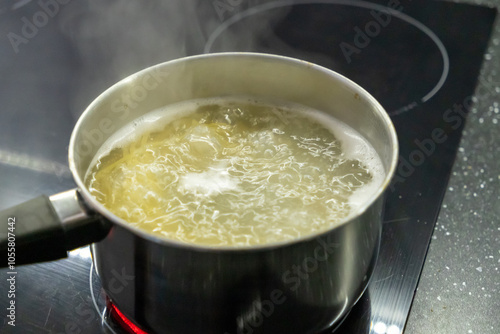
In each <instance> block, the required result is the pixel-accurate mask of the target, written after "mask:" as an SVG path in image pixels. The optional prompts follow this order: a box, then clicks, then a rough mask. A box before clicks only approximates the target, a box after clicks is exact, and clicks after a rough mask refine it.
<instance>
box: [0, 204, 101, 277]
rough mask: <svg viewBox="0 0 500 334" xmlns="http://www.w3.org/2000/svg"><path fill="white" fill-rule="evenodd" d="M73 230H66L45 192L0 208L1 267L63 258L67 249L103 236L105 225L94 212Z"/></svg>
mask: <svg viewBox="0 0 500 334" xmlns="http://www.w3.org/2000/svg"><path fill="white" fill-rule="evenodd" d="M75 231H76V233H78V234H77V235H75V233H74V232H71V233H68V228H67V227H66V226H65V225H64V224H63V223H62V222H61V219H60V217H59V216H58V214H57V212H56V210H55V209H54V206H53V205H52V202H51V200H50V199H49V197H48V196H45V195H42V196H39V197H37V198H34V199H32V200H30V201H28V202H25V203H22V204H19V205H17V206H14V207H11V208H8V209H5V210H3V211H0V267H7V266H9V265H11V264H14V265H21V264H29V263H36V262H44V261H53V260H58V259H61V258H65V257H67V251H69V250H72V249H75V248H78V247H81V246H84V245H86V244H89V243H91V242H94V241H98V240H100V239H101V238H103V237H104V236H105V235H106V234H107V232H108V228H107V227H106V224H103V223H102V222H101V221H100V220H99V216H94V217H91V218H89V219H86V220H85V221H84V222H83V223H82V222H79V224H78V229H75ZM86 232H89V233H86Z"/></svg>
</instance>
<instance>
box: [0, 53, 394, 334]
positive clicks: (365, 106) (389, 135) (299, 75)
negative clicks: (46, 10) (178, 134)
mask: <svg viewBox="0 0 500 334" xmlns="http://www.w3.org/2000/svg"><path fill="white" fill-rule="evenodd" d="M234 95H238V96H241V95H250V96H255V97H263V98H271V99H278V100H285V101H290V102H294V103H298V104H302V105H305V106H308V107H312V108H314V109H318V110H321V111H323V112H325V113H327V114H331V115H333V116H334V117H335V118H337V119H339V120H341V121H343V122H345V123H347V124H348V125H349V126H351V127H352V128H354V129H355V130H357V131H358V132H359V133H361V134H362V135H363V136H364V137H365V138H366V139H367V140H368V141H369V142H370V143H371V144H372V145H373V147H374V148H375V150H376V151H377V153H378V154H379V156H380V157H381V160H382V163H383V166H384V168H385V173H386V176H385V179H384V182H383V184H382V186H381V187H380V188H379V189H378V191H377V192H376V193H374V194H373V196H371V197H370V198H369V199H368V200H367V201H366V203H364V205H362V206H361V207H360V208H359V210H358V211H357V212H356V213H355V215H354V216H351V217H350V218H349V219H347V220H345V221H344V222H342V223H341V224H340V225H339V226H338V227H335V228H332V229H330V230H328V231H326V232H322V233H316V234H311V235H307V236H304V237H302V238H299V239H296V240H291V241H287V242H280V243H275V244H268V245H260V246H251V247H250V246H249V247H222V248H221V247H207V246H196V245H187V244H183V243H180V242H176V241H172V240H167V239H162V238H159V237H157V236H154V235H150V234H148V233H146V232H144V231H142V230H139V229H137V228H135V227H133V226H131V225H129V224H127V222H126V221H124V220H123V219H121V218H118V217H117V216H115V215H114V214H113V213H111V212H110V211H108V210H107V209H106V208H104V206H103V205H102V204H100V203H99V202H97V201H96V200H95V199H94V198H93V197H92V196H91V195H90V193H89V191H88V189H87V188H86V187H85V185H84V182H83V178H84V176H85V173H86V171H87V169H88V168H89V165H90V163H91V161H92V159H93V157H94V155H95V154H96V152H97V151H98V149H99V148H100V147H101V145H102V144H103V143H104V141H106V139H107V138H109V137H110V136H111V135H112V134H113V133H115V132H116V131H117V130H119V129H120V128H122V127H123V126H125V125H126V124H129V123H130V122H132V121H134V120H136V119H138V118H139V117H141V115H144V114H145V113H147V112H149V111H152V110H154V109H157V108H160V107H164V106H166V105H170V104H173V103H177V102H181V101H186V100H192V99H199V98H207V97H224V96H234ZM397 156H398V145H397V138H396V133H395V130H394V127H393V125H392V123H391V121H390V119H389V117H388V115H387V113H386V112H385V111H384V109H383V108H382V106H381V105H380V104H379V103H378V102H377V101H376V100H375V99H374V98H373V97H372V96H371V95H370V94H369V93H367V92H366V91H365V90H363V89H362V88H361V87H359V86H358V85H356V84H355V83H354V82H352V81H350V80H349V79H347V78H345V77H343V76H341V75H339V74H337V73H335V72H333V71H331V70H328V69H326V68H323V67H320V66H317V65H314V64H311V63H308V62H305V61H301V60H297V59H292V58H287V57H282V56H276V55H267V54H257V53H220V54H207V55H200V56H193V57H188V58H182V59H178V60H174V61H170V62H167V63H163V64H159V65H157V66H153V67H150V68H148V69H145V70H143V71H141V72H138V73H136V74H134V75H132V76H130V77H128V78H126V79H124V80H122V81H120V82H118V83H117V84H115V85H114V86H112V87H111V88H109V89H108V90H106V91H105V92H104V93H102V94H101V95H100V96H99V97H98V98H97V99H96V100H95V101H94V102H92V104H91V105H90V106H89V107H88V108H87V110H85V112H84V113H83V114H82V116H81V117H80V119H79V120H78V123H77V124H76V126H75V129H74V131H73V134H72V136H71V141H70V146H69V165H70V169H71V172H72V173H73V177H74V179H75V181H76V184H77V185H78V187H77V188H76V189H72V190H69V191H67V192H64V193H60V194H57V195H53V196H50V197H46V196H42V197H39V198H36V199H34V200H32V201H29V202H27V203H24V204H21V205H19V206H17V207H13V208H10V209H7V210H4V211H3V212H1V213H0V219H1V222H2V225H1V226H3V231H0V232H1V241H0V246H1V254H2V256H1V257H2V261H4V263H3V265H6V263H5V261H8V258H7V257H6V254H7V251H8V248H9V247H10V246H13V243H12V242H13V238H10V241H9V235H8V234H7V229H6V228H7V227H8V225H7V223H8V222H12V221H13V220H14V221H15V236H16V237H15V248H16V255H15V262H16V264H21V263H32V262H36V261H49V260H56V259H59V258H62V257H65V256H66V252H67V251H68V250H71V249H74V248H77V247H80V246H83V245H86V244H90V243H93V244H92V247H91V249H92V255H93V261H94V264H95V268H96V270H97V273H98V275H99V277H100V279H101V281H102V285H103V288H104V290H105V292H106V294H107V295H108V296H109V298H110V299H111V300H112V302H113V303H114V304H115V305H116V307H118V309H119V310H120V311H121V312H122V313H123V314H124V315H126V316H127V317H128V318H129V319H131V320H132V321H133V322H135V323H136V324H137V325H138V326H139V327H140V328H142V329H144V330H145V331H147V332H152V333H182V334H188V333H193V334H199V333H217V334H218V333H220V334H225V333H245V334H252V333H273V334H276V333H318V332H320V331H321V330H323V329H325V328H328V327H329V326H331V325H332V324H334V323H335V322H337V321H338V320H339V319H340V318H341V317H342V316H344V315H345V314H346V313H347V312H348V311H349V310H350V308H351V307H352V306H353V305H354V303H355V302H356V301H357V300H358V299H359V297H360V296H361V294H362V293H363V291H364V290H365V288H366V286H367V284H368V280H369V278H370V275H371V273H372V271H373V268H374V265H375V261H376V258H377V253H378V249H379V242H380V232H381V226H382V222H381V211H382V201H383V192H384V190H385V189H386V188H387V186H388V185H389V182H390V179H391V177H392V175H393V174H394V170H395V166H396V163H397ZM9 242H10V244H9ZM11 260H12V259H11Z"/></svg>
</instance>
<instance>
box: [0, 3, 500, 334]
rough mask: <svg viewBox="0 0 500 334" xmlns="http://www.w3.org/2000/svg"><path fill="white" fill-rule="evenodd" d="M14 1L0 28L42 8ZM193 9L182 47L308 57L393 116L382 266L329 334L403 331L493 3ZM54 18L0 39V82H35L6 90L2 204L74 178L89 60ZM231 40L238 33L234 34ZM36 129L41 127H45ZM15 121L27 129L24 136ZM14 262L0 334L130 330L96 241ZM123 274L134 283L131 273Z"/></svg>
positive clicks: (67, 184) (1, 283)
mask: <svg viewBox="0 0 500 334" xmlns="http://www.w3.org/2000/svg"><path fill="white" fill-rule="evenodd" d="M16 3H17V7H15V8H14V5H13V6H12V7H2V9H1V11H0V14H2V13H3V14H2V15H5V14H6V13H7V12H8V13H9V15H10V16H9V22H10V23H5V22H6V21H5V20H4V21H3V22H4V23H3V25H2V26H1V29H2V33H5V35H7V34H8V32H9V31H10V30H11V29H14V27H18V26H20V25H21V24H22V22H23V21H22V18H23V17H30V16H29V15H28V14H30V15H33V13H36V11H37V10H40V9H39V8H34V7H33V6H36V4H34V3H31V4H29V3H27V4H25V5H24V6H21V5H20V2H16ZM28 6H32V7H33V8H31V9H30V8H28V9H26V7H28ZM61 6H62V5H61ZM68 6H70V5H68ZM21 7H22V8H21ZM23 8H24V9H23ZM60 10H61V11H62V10H65V9H64V8H62V7H61V8H60ZM197 11H198V12H200V13H201V12H203V11H205V12H207V11H212V13H213V16H214V17H215V18H216V20H215V21H214V22H215V23H214V22H212V23H211V24H207V25H206V26H202V28H203V29H205V30H206V31H204V36H205V38H204V39H203V42H202V43H200V42H199V41H197V42H191V43H188V47H187V53H189V54H196V53H207V52H222V51H257V52H268V53H274V54H281V55H286V56H291V57H296V58H301V59H304V60H307V61H310V62H313V63H317V64H319V65H323V66H325V67H328V68H330V69H332V70H334V71H337V72H339V73H341V74H343V75H345V76H347V77H348V78H350V79H352V80H354V81H355V82H357V83H358V84H360V85H361V86H362V87H364V88H365V89H366V90H367V91H369V92H370V93H371V94H372V95H374V97H375V98H376V99H378V100H379V101H380V102H381V104H382V105H383V106H384V107H385V108H386V110H387V111H388V112H389V115H390V116H391V118H392V120H393V122H394V124H395V127H396V130H397V133H398V137H399V143H400V157H399V166H398V169H397V173H396V176H395V178H394V180H393V182H392V184H391V186H390V187H389V189H388V191H387V193H386V196H385V197H386V199H385V200H386V202H385V214H384V224H383V232H382V241H381V248H380V255H379V259H378V263H377V266H376V268H375V272H374V273H373V277H372V279H371V281H370V284H369V286H368V289H367V291H366V292H365V293H364V295H363V296H362V298H361V299H360V300H359V301H358V303H357V304H356V305H355V306H354V307H353V308H352V310H351V311H350V313H349V314H348V316H347V317H346V318H345V319H343V320H342V322H341V323H340V324H336V325H335V327H332V328H331V329H329V330H328V331H327V332H325V333H331V332H335V333H354V334H357V333H376V334H382V333H387V334H399V333H402V332H403V330H404V327H405V322H406V319H407V317H408V314H409V312H410V309H411V303H412V300H413V296H414V293H415V289H416V287H417V284H418V280H419V276H420V272H421V269H422V266H423V263H424V260H425V255H426V252H427V248H428V245H429V242H430V239H431V236H432V232H433V230H434V225H435V222H436V219H437V215H438V213H439V209H440V206H441V201H442V198H443V195H444V192H445V190H446V185H447V182H448V178H449V174H450V170H451V167H452V165H453V161H454V158H455V154H456V151H457V148H458V143H459V140H460V136H461V131H462V128H463V126H464V123H465V121H466V117H467V111H468V109H469V108H470V106H471V105H472V103H473V102H474V99H475V98H474V96H473V94H474V88H475V86H476V80H477V76H478V73H479V69H480V66H481V63H482V58H483V53H484V50H485V48H486V45H487V42H488V38H489V34H490V29H491V26H492V23H493V21H494V19H495V15H496V12H495V10H493V9H489V8H483V7H478V6H472V5H463V4H453V3H447V2H436V1H419V2H418V4H417V3H416V2H412V1H409V0H408V1H405V0H399V1H398V0H388V1H376V2H375V1H373V2H368V1H342V0H324V1H312V0H311V1H298V0H297V1H290V0H287V1H267V2H260V3H258V2H256V1H249V2H248V3H245V2H243V1H214V2H206V3H204V4H200V6H199V7H198V9H197ZM57 27H58V26H57V16H56V17H55V18H54V20H53V21H50V22H48V23H47V28H46V30H47V31H42V28H40V31H39V32H38V35H37V36H33V37H32V40H31V39H30V41H29V42H30V43H33V44H36V47H35V46H31V45H29V48H28V46H27V47H25V46H24V44H19V45H18V46H19V49H18V51H19V52H14V51H15V50H13V49H12V44H11V43H9V41H7V40H4V41H2V43H3V44H4V45H3V46H4V48H3V49H2V50H1V51H0V52H1V53H2V57H0V65H1V66H2V67H1V68H2V71H3V72H2V73H5V75H4V78H3V79H1V81H0V87H1V88H2V91H4V92H9V89H10V87H12V86H15V87H21V84H22V83H23V82H24V83H26V82H28V83H29V84H28V88H27V89H26V90H25V91H23V92H19V91H17V92H16V94H17V95H15V94H14V95H6V94H7V93H5V94H4V95H1V97H2V100H3V110H2V112H1V114H0V124H1V123H3V124H6V123H7V122H8V123H9V126H2V133H1V134H0V139H1V142H0V181H1V184H2V186H1V188H0V208H5V207H7V206H10V205H13V204H16V203H17V202H21V201H23V200H26V199H29V198H31V197H35V196H37V195H39V194H41V193H46V194H52V193H54V192H57V191H60V190H64V189H69V188H72V187H74V183H73V182H72V180H71V175H70V173H69V172H68V169H67V167H66V165H65V162H64V155H65V154H66V151H67V147H66V146H65V145H67V144H64V143H68V141H69V133H70V131H71V128H72V127H73V125H74V122H75V117H74V115H71V113H70V112H68V111H67V109H66V110H65V108H64V107H65V106H66V105H67V103H68V102H67V99H68V98H67V96H68V95H69V93H70V91H71V89H74V88H73V87H72V86H71V85H67V84H66V83H67V82H70V78H71V77H72V76H74V75H78V74H79V73H80V72H79V71H80V70H81V69H80V67H79V66H80V62H79V60H78V56H77V55H76V54H75V51H74V49H73V48H72V45H71V42H70V41H69V40H67V39H66V38H65V36H64V35H63V34H61V33H60V32H58V28H57ZM101 28H102V27H101ZM95 29H100V27H98V26H96V28H95ZM234 36H237V37H238V38H236V39H235V38H234ZM230 39H232V40H233V41H234V40H236V42H232V43H228V42H227V41H228V40H230ZM35 40H36V41H35ZM36 50H38V51H39V53H38V54H36V53H35V52H36ZM68 59H69V60H68ZM98 65H99V64H96V66H98ZM44 68H45V70H44ZM47 68H57V71H56V72H55V73H54V72H49V71H48V70H46V69H47ZM21 74H22V75H25V76H28V77H22V76H21V77H20V76H19V75H21ZM47 85H49V86H50V87H52V88H54V87H57V88H58V89H52V90H49V89H47ZM482 93H483V94H487V92H482ZM20 97H22V99H20ZM36 101H42V102H43V103H39V104H36V103H35V102H36ZM47 101H50V103H49V102H47ZM88 102H90V101H88ZM54 106H55V107H54ZM47 118H50V122H48V121H47ZM40 125H46V126H44V131H43V132H41V130H40ZM47 127H48V129H47ZM19 131H22V132H23V133H26V135H23V136H18V135H17V133H18V132H19ZM51 133H53V135H54V134H55V135H54V136H58V139H57V140H56V139H54V138H52V137H51V136H52V135H51ZM6 224H7V222H2V226H6ZM15 270H16V287H15V289H16V295H15V302H16V322H15V324H16V326H15V327H13V326H10V325H8V321H9V319H8V318H6V317H5V316H4V317H3V323H2V330H1V332H5V333H126V332H134V331H133V329H128V330H125V329H123V328H122V325H124V324H126V322H124V321H121V320H116V311H112V308H111V305H110V304H109V303H108V302H107V300H106V297H105V294H104V292H103V291H102V289H101V285H100V281H99V278H98V276H97V274H96V272H95V271H94V268H93V266H92V261H91V257H90V251H89V248H88V247H84V248H81V249H77V250H74V251H72V252H70V253H69V257H68V258H67V259H63V260H59V261H55V262H49V263H43V264H34V265H27V266H18V267H17V268H15ZM7 272H8V270H7V269H2V270H0V277H2V279H1V280H0V287H1V289H0V291H1V295H0V300H1V305H2V309H3V310H4V311H3V312H4V313H5V312H6V311H5V309H6V307H7V305H8V303H9V302H10V300H11V298H10V297H8V295H7V292H6V291H8V289H9V282H7V280H6V279H5V278H8V275H9V274H8V273H7ZM117 279H122V280H123V281H124V282H123V284H127V282H126V278H123V277H121V278H117ZM166 316H168V315H166ZM136 332H137V333H140V331H138V330H137V331H136Z"/></svg>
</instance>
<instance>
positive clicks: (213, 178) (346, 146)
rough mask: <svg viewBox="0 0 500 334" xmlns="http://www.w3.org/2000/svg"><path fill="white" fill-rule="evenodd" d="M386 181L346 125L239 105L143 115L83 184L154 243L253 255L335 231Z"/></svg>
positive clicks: (306, 112) (185, 106) (218, 103)
mask: <svg viewBox="0 0 500 334" xmlns="http://www.w3.org/2000/svg"><path fill="white" fill-rule="evenodd" d="M383 176H384V171H383V167H382V164H381V162H380V159H379V157H378V156H377V154H376V153H375V151H374V149H373V148H372V147H371V146H370V145H369V144H368V143H367V141H366V140H365V139H363V138H362V137H361V136H360V135H359V134H358V133H356V132H355V131H354V130H353V129H351V128H349V127H348V126H346V125H345V124H343V123H341V122H339V121H336V120H335V119H332V118H331V117H330V116H326V115H324V114H323V113H320V112H318V111H315V110H311V109H307V108H305V107H302V106H297V105H288V106H283V105H282V104H280V106H277V105H273V104H270V103H259V102H256V101H253V100H251V99H244V98H240V99H232V100H227V99H224V100H222V99H220V100H216V99H212V100H203V101H200V100H198V101H191V102H189V103H182V104H178V105H175V106H169V107H166V108H165V109H162V110H156V111H153V112H151V113H149V114H147V115H146V116H144V117H142V118H141V119H139V120H137V121H135V122H134V123H133V124H130V125H129V126H127V127H125V128H124V129H122V130H121V131H119V132H118V133H117V134H115V135H114V136H113V137H112V138H110V140H109V141H108V142H107V143H106V144H105V145H104V146H103V148H101V150H100V152H98V154H97V155H96V158H94V163H93V164H92V167H91V168H90V169H89V171H88V173H87V176H86V180H85V182H86V185H87V187H88V189H89V190H90V192H91V194H92V195H93V196H95V198H96V199H97V200H98V201H100V202H101V203H102V204H103V205H104V206H105V207H106V208H108V209H109V210H110V211H111V212H113V213H114V214H115V215H117V216H119V217H121V218H123V219H125V220H126V221H127V222H129V223H130V224H132V225H135V226H137V227H139V228H141V229H143V230H146V231H148V232H150V233H152V234H155V235H159V236H162V237H165V238H168V239H175V240H178V241H182V242H186V243H192V244H199V245H210V246H247V245H256V244H266V243H272V242H279V241H284V240H290V239H294V238H298V237H300V236H304V235H308V234H312V233H314V232H317V231H323V230H326V229H330V228H332V227H334V226H335V225H336V224H338V222H339V221H341V220H343V219H345V218H346V217H348V216H349V214H350V213H352V212H353V211H354V210H355V209H356V208H357V207H359V206H360V205H361V204H363V202H364V200H365V199H366V197H369V196H370V195H371V194H373V191H374V189H377V188H378V187H379V185H380V184H381V182H382V179H383ZM361 189H362V190H361Z"/></svg>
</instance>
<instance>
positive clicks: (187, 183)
mask: <svg viewBox="0 0 500 334" xmlns="http://www.w3.org/2000/svg"><path fill="white" fill-rule="evenodd" d="M179 186H180V188H181V189H182V190H184V191H187V192H190V193H193V194H195V195H204V196H210V195H213V194H220V193H222V192H224V191H228V190H236V189H237V188H238V180H237V179H235V178H234V177H231V176H230V175H229V172H228V170H227V167H224V166H221V167H220V168H211V169H210V170H209V171H207V172H202V173H187V174H185V175H183V176H182V177H181V178H180V180H179Z"/></svg>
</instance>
